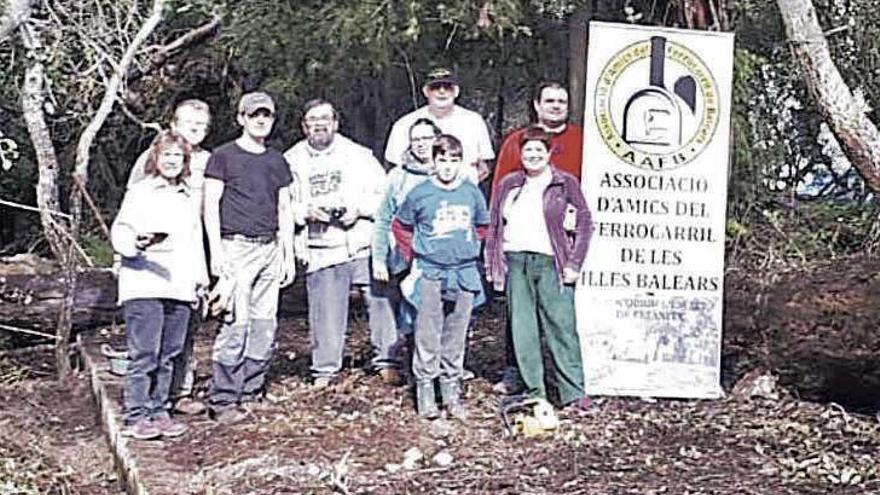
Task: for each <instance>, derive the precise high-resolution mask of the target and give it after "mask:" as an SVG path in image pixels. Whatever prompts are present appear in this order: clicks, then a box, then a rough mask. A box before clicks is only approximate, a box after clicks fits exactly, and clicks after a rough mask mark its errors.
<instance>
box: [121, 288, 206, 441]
mask: <svg viewBox="0 0 880 495" xmlns="http://www.w3.org/2000/svg"><path fill="white" fill-rule="evenodd" d="M124 312H125V339H126V341H127V343H128V357H129V359H130V362H129V363H128V374H127V375H126V377H125V391H124V393H123V396H124V401H123V402H124V404H125V422H126V423H128V424H131V423H134V422H136V421H138V420H140V419H148V418H161V417H167V416H168V409H167V407H168V405H167V403H168V393H169V390H170V389H171V381H172V376H173V374H174V361H175V359H176V358H177V356H179V355H180V353H181V352H182V351H183V344H184V341H185V340H186V333H187V323H188V322H189V316H190V307H189V302H185V301H176V300H172V299H132V300H129V301H126V302H125V305H124Z"/></svg>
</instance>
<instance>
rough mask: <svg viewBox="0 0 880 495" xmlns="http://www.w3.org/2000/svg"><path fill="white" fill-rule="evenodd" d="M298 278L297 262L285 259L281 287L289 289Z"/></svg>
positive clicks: (282, 267)
mask: <svg viewBox="0 0 880 495" xmlns="http://www.w3.org/2000/svg"><path fill="white" fill-rule="evenodd" d="M295 278H296V262H294V260H293V258H291V259H285V260H284V261H283V262H282V263H281V287H287V286H288V285H290V284H292V283H293V280H294V279H295Z"/></svg>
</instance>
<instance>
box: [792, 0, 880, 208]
mask: <svg viewBox="0 0 880 495" xmlns="http://www.w3.org/2000/svg"><path fill="white" fill-rule="evenodd" d="M776 3H777V5H778V6H779V11H780V13H781V14H782V20H783V23H784V24H785V33H786V36H787V37H788V40H789V45H790V46H791V51H792V53H793V54H794V57H795V59H796V60H797V62H798V64H799V65H800V68H801V71H802V73H803V79H804V81H805V82H806V84H807V88H808V89H809V90H810V93H811V94H812V95H813V97H814V98H815V99H816V102H817V103H818V107H819V111H820V112H821V113H822V115H823V116H824V117H825V118H826V119H827V121H828V124H829V126H830V127H831V131H832V132H833V133H834V135H835V137H837V140H838V141H839V142H840V144H841V147H842V148H843V151H844V153H845V154H846V156H847V158H849V160H850V162H851V163H852V164H853V166H854V167H855V168H856V170H858V172H859V174H860V175H861V176H862V178H863V179H864V180H865V183H866V184H867V185H868V187H870V188H871V190H872V191H874V192H875V193H876V192H880V133H878V132H877V127H876V126H875V125H874V123H873V122H871V120H870V119H868V116H867V114H866V112H867V105H866V104H865V102H864V100H863V99H862V98H861V97H857V96H854V95H853V92H852V91H850V89H849V87H848V86H847V85H846V82H845V81H844V80H843V77H842V76H841V75H840V72H839V71H838V70H837V66H835V65H834V61H833V60H832V59H831V52H830V50H829V49H828V41H827V40H826V39H825V35H824V34H823V32H822V27H821V26H820V25H819V19H818V18H817V17H816V10H815V8H814V7H813V2H812V1H811V0H777V2H776Z"/></svg>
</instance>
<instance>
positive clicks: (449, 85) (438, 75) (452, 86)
mask: <svg viewBox="0 0 880 495" xmlns="http://www.w3.org/2000/svg"><path fill="white" fill-rule="evenodd" d="M460 92H461V87H460V86H459V81H458V78H457V77H456V76H455V74H454V73H453V72H452V71H451V70H449V69H446V68H442V67H438V68H435V69H432V70H431V71H430V72H428V74H427V76H426V77H425V84H424V86H422V94H424V95H425V99H427V101H428V104H427V105H425V106H423V107H421V108H419V109H416V110H414V111H412V112H410V113H408V114H406V115H404V116H403V117H401V118H399V119H398V120H397V122H395V123H394V125H393V126H392V127H391V133H390V134H389V135H388V142H387V143H386V145H385V161H386V162H388V163H390V164H392V165H395V166H396V165H400V164H401V163H403V158H404V156H405V154H406V152H407V147H408V146H409V128H410V127H411V126H412V124H413V122H415V121H416V120H418V119H421V118H427V119H430V120H432V121H433V122H434V123H435V124H437V127H439V128H440V130H441V131H443V133H444V134H449V135H452V136H455V137H456V138H458V140H459V141H461V144H462V147H463V151H464V162H465V164H467V165H470V167H468V170H467V177H468V178H469V179H471V180H472V181H473V182H474V183H478V182H480V181H482V180H483V179H485V178H486V176H487V175H488V173H489V167H488V164H487V162H489V161H491V160H493V159H494V158H495V151H494V150H493V149H492V141H491V140H490V139H489V128H488V127H487V126H486V121H485V120H483V117H481V116H480V114H478V113H476V112H474V111H472V110H468V109H466V108H463V107H461V106H458V105H456V104H455V99H456V98H458V95H459V93H460Z"/></svg>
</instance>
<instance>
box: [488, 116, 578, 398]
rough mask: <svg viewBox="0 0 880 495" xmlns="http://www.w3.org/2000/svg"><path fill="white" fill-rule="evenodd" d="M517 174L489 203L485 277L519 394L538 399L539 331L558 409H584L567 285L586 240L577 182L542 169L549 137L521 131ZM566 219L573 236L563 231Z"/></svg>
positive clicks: (575, 273) (547, 155) (547, 161)
mask: <svg viewBox="0 0 880 495" xmlns="http://www.w3.org/2000/svg"><path fill="white" fill-rule="evenodd" d="M520 150H521V154H522V169H520V170H518V171H516V172H513V173H511V174H510V175H508V176H506V177H504V178H503V179H502V180H501V182H500V183H499V184H498V188H497V189H496V190H495V194H494V195H493V197H492V205H491V208H490V216H491V222H490V225H489V233H488V236H487V238H486V252H485V262H486V277H487V278H488V279H489V281H491V282H492V283H493V284H494V286H495V288H496V290H503V289H505V287H506V293H507V305H508V319H509V321H510V324H511V335H512V338H513V349H514V353H515V355H516V361H517V365H518V366H519V371H520V374H521V375H522V379H523V384H524V385H525V388H526V391H525V392H526V393H527V394H528V395H531V396H533V397H540V398H543V399H546V395H547V394H546V390H545V387H544V364H543V359H542V351H541V331H543V332H544V334H545V337H546V342H547V346H548V347H549V350H550V354H551V356H552V357H553V365H554V372H555V374H556V383H557V386H558V388H559V397H560V400H561V402H562V403H563V404H564V405H572V406H576V407H586V406H587V405H588V403H589V402H588V400H587V399H586V396H585V394H584V376H583V364H582V361H581V349H580V341H579V339H578V335H577V331H576V330H575V315H574V284H575V282H576V281H577V279H578V277H579V276H580V272H581V267H582V265H583V262H584V258H585V257H586V255H587V248H588V246H589V242H590V235H591V233H592V224H591V221H590V211H589V209H588V208H587V203H586V200H585V199H584V195H583V193H582V192H581V188H580V184H579V183H578V180H577V179H575V178H574V177H573V176H572V175H570V174H568V173H566V172H562V171H560V170H558V169H556V168H555V167H551V166H550V136H549V135H548V134H547V133H546V132H545V131H544V130H543V129H541V128H538V127H532V128H529V129H528V130H527V131H526V132H525V133H524V134H523V137H522V139H521V140H520ZM572 213H573V214H574V220H575V222H574V228H573V231H569V230H567V229H566V228H565V225H564V224H565V223H566V221H565V219H566V215H567V214H568V215H571V214H572Z"/></svg>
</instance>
